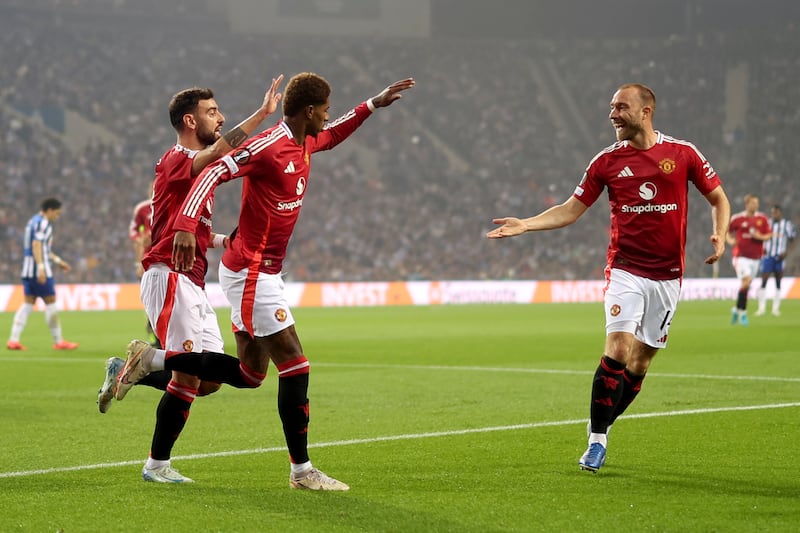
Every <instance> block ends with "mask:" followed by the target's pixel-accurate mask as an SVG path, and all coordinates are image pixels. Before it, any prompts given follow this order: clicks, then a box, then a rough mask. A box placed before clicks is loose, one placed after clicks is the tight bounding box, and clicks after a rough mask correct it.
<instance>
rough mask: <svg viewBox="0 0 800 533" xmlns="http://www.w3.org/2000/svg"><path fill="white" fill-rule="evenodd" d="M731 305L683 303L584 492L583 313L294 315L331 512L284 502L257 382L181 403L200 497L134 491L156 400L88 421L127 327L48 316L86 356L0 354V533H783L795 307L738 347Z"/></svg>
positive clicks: (793, 521) (282, 468)
mask: <svg viewBox="0 0 800 533" xmlns="http://www.w3.org/2000/svg"><path fill="white" fill-rule="evenodd" d="M730 305H731V302H721V301H712V302H682V303H681V306H680V308H679V310H678V314H677V317H676V318H675V321H674V322H673V325H672V329H671V330H670V339H669V347H668V349H666V350H662V351H661V352H660V353H659V354H658V356H657V357H656V359H655V360H654V363H653V366H652V367H651V369H650V374H649V376H648V378H647V380H645V383H644V387H643V389H642V393H641V394H640V396H639V398H638V399H637V400H636V402H634V404H633V405H632V406H631V408H630V409H629V410H628V412H627V413H626V415H625V416H623V417H622V418H620V419H619V420H618V421H617V423H616V424H615V425H614V428H613V430H612V432H611V434H610V437H609V449H608V459H607V462H606V465H605V466H604V467H603V468H602V469H601V470H600V472H599V473H597V474H591V473H588V472H582V471H580V470H579V469H578V465H577V462H578V458H579V457H580V455H581V453H582V452H583V451H584V449H585V446H586V433H585V432H586V422H587V419H588V412H589V390H590V386H591V380H592V375H593V373H594V369H595V367H596V365H597V362H598V360H599V358H600V356H601V355H602V346H603V337H604V332H603V312H602V306H601V305H600V304H550V305H484V306H478V305H475V306H473V305H464V306H431V307H380V308H339V309H330V308H328V309H310V308H300V309H296V310H295V314H296V319H297V330H298V333H299V335H300V339H301V341H302V342H303V347H304V350H305V353H306V355H307V356H308V357H309V359H310V361H311V364H312V370H311V386H310V391H309V397H310V400H311V424H310V442H311V443H312V448H311V450H310V454H311V459H312V461H313V462H314V464H315V466H317V467H319V468H320V469H322V470H323V471H325V472H326V473H328V474H330V475H331V476H333V477H336V478H338V479H341V480H342V481H344V482H346V483H348V484H349V485H350V486H351V490H350V491H349V492H346V493H315V492H307V491H295V490H291V489H290V488H289V486H288V471H289V467H288V457H287V452H286V450H285V445H284V442H283V435H282V432H281V429H280V421H279V419H278V414H277V408H276V374H277V373H276V371H275V368H274V367H273V366H271V367H270V370H269V374H268V376H267V379H266V381H265V382H264V385H262V387H261V388H260V389H257V390H236V389H233V388H230V387H227V386H226V387H223V388H222V389H221V390H220V391H219V392H218V393H216V394H214V395H212V396H209V397H206V398H199V399H197V400H196V401H195V403H194V405H193V408H192V416H191V417H190V419H189V422H188V424H187V426H186V428H185V430H184V432H183V434H182V435H181V438H180V439H179V440H178V443H177V445H176V447H175V449H174V454H173V466H175V467H176V468H178V469H179V470H180V471H181V472H182V473H183V474H185V475H187V476H189V477H191V478H193V479H194V480H195V483H193V484H185V485H169V486H165V485H158V484H152V483H145V482H144V481H142V479H141V475H140V474H141V466H142V464H143V462H144V459H145V458H146V457H147V453H148V450H149V445H150V439H151V436H152V430H153V423H154V415H155V409H156V405H157V404H158V401H159V398H160V395H161V393H160V392H159V391H156V390H154V389H150V388H147V387H135V388H134V389H133V390H132V391H131V392H130V393H129V394H128V396H127V397H126V398H125V400H124V401H123V402H114V404H113V407H112V408H111V410H110V411H109V412H108V413H107V414H104V415H101V414H100V413H99V412H98V411H97V407H96V404H95V400H96V393H97V389H98V387H99V385H100V383H101V382H102V378H103V373H104V370H103V366H104V362H105V359H106V358H107V357H108V356H110V355H113V354H120V353H121V352H122V351H124V348H125V345H126V344H127V342H128V340H130V339H131V338H135V337H141V336H142V335H143V334H144V321H145V318H144V313H143V312H122V311H120V312H113V313H101V312H97V313H92V312H84V313H74V312H73V313H67V312H64V313H62V314H61V320H62V325H63V329H64V333H65V337H66V338H67V339H69V340H73V341H78V342H80V343H81V346H80V348H79V349H78V350H76V351H74V352H58V351H54V350H52V349H51V344H52V341H51V339H50V336H49V332H48V331H47V329H46V327H45V325H44V318H43V316H42V315H43V314H42V313H40V312H37V313H34V314H32V315H31V317H30V318H29V320H28V327H27V329H26V331H25V334H24V335H23V339H22V342H23V344H25V345H27V346H28V350H27V351H25V352H11V351H7V350H4V349H3V350H0V376H2V378H0V379H2V386H0V406H1V408H2V415H0V420H2V430H0V444H1V445H0V459H1V460H0V494H2V507H1V508H0V531H3V532H6V531H49V532H53V531H64V532H67V533H69V532H84V531H86V532H96V531H131V532H134V531H136V532H138V531H164V532H183V531H186V532H197V531H225V532H231V531H284V532H285V531H314V532H315V531H343V532H344V531H348V532H356V531H359V532H360V531H364V532H384V531H386V532H389V531H392V532H434V531H442V532H495V531H496V532H503V531H586V532H590V531H675V532H687V531H692V532H695V531H718V532H727V531H730V532H741V531H754V532H755V531H758V532H764V531H791V530H795V528H796V527H797V524H798V522H800V503H799V502H800V481H799V480H800V476H799V475H798V472H799V471H800V467H799V466H798V461H797V457H796V456H795V455H793V454H794V452H795V451H797V450H798V448H797V445H798V441H800V348H798V344H799V342H798V341H800V335H798V332H799V331H800V301H797V300H793V301H785V302H784V303H783V308H782V311H783V315H782V316H781V317H773V316H769V315H768V316H766V317H752V316H751V320H750V322H751V324H750V326H749V327H741V326H732V325H730V323H729V318H730V317H729V309H730ZM227 313H228V311H227V310H226V309H222V310H220V311H219V316H220V319H221V322H222V323H223V333H225V335H226V346H227V348H228V351H229V352H232V351H233V337H232V335H231V334H230V328H229V327H228V326H227ZM751 313H752V311H751ZM12 316H13V315H12V314H11V313H4V314H0V331H3V332H4V334H7V332H8V331H9V329H10V324H11V320H12Z"/></svg>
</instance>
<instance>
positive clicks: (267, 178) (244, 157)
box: [173, 102, 372, 274]
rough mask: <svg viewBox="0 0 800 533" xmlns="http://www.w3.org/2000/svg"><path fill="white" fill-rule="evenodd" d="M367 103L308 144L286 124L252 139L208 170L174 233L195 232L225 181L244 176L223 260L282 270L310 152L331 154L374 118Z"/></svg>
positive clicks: (232, 264)
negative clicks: (234, 224)
mask: <svg viewBox="0 0 800 533" xmlns="http://www.w3.org/2000/svg"><path fill="white" fill-rule="evenodd" d="M371 113H372V112H371V111H370V109H369V107H368V106H367V103H366V102H364V103H361V104H359V105H358V106H357V107H356V108H355V109H352V110H350V111H349V112H348V113H346V114H345V115H343V116H342V117H340V118H338V119H337V120H335V121H334V122H332V123H330V124H328V125H327V126H326V127H325V129H323V130H322V131H321V132H320V133H319V134H318V135H317V137H316V138H315V137H311V136H308V137H306V139H305V144H304V145H300V144H297V142H295V140H294V137H293V136H292V132H291V130H290V129H289V126H288V125H286V123H285V122H283V121H281V122H279V123H278V124H277V125H275V126H273V127H272V128H270V129H268V130H266V131H264V132H263V133H261V134H259V135H256V136H255V137H252V138H251V139H249V140H248V141H246V142H245V144H243V145H242V146H241V147H239V148H237V149H236V150H233V151H231V152H230V153H229V154H228V155H226V156H225V157H223V158H222V159H221V160H219V161H218V162H216V163H214V164H213V165H210V166H208V167H206V168H205V170H203V172H202V173H201V174H200V176H199V177H198V179H197V180H196V182H195V184H194V185H193V186H192V191H191V192H190V193H189V195H188V197H187V198H186V201H185V202H184V203H183V206H182V207H181V209H180V216H179V217H178V219H177V220H176V221H175V224H174V226H173V227H174V229H175V230H182V231H189V232H194V231H195V228H196V227H197V222H198V219H199V218H200V217H201V212H200V211H199V208H200V207H202V206H203V205H204V204H205V203H206V201H207V199H208V198H209V197H211V196H212V195H213V194H214V189H215V188H216V187H217V186H218V185H219V184H220V183H224V182H226V181H230V180H233V179H236V178H244V183H243V186H242V204H241V209H240V212H239V224H238V227H237V229H236V230H235V231H234V234H233V237H232V239H231V242H230V244H229V246H228V248H227V249H226V250H225V253H224V254H223V256H222V262H223V263H224V264H225V266H226V267H228V268H229V269H231V270H233V271H235V272H238V271H240V270H241V269H243V268H249V269H250V270H251V271H254V270H260V271H261V272H266V273H267V274H277V273H279V272H280V271H281V267H282V266H283V260H284V258H285V257H286V248H287V246H288V245H289V239H290V238H291V236H292V231H293V230H294V226H295V224H296V223H297V218H298V217H299V216H300V209H301V208H302V207H303V197H304V196H305V193H306V189H307V187H308V176H309V172H310V171H311V154H313V153H314V152H319V151H322V150H330V149H331V148H333V147H334V146H336V145H337V144H339V143H340V142H342V141H343V140H345V139H346V138H347V137H349V136H350V135H351V134H352V133H353V132H354V131H355V130H356V129H357V128H358V127H359V126H360V125H361V124H362V123H363V122H364V120H366V119H367V117H369V115H370V114H371Z"/></svg>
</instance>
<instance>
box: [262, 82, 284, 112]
mask: <svg viewBox="0 0 800 533" xmlns="http://www.w3.org/2000/svg"><path fill="white" fill-rule="evenodd" d="M281 82H283V74H281V75H280V76H278V77H277V78H272V85H271V86H270V88H269V90H268V91H267V92H266V94H265V95H264V103H262V104H261V108H262V109H263V110H264V112H265V113H266V114H267V115H271V114H272V113H274V112H275V110H276V109H278V103H279V102H280V101H281V98H283V94H282V93H279V92H278V87H279V86H280V84H281Z"/></svg>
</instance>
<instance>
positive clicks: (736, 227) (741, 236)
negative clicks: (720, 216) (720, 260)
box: [728, 211, 770, 259]
mask: <svg viewBox="0 0 800 533" xmlns="http://www.w3.org/2000/svg"><path fill="white" fill-rule="evenodd" d="M754 231H758V232H759V233H769V232H770V225H769V218H767V215H765V214H764V213H761V212H760V211H757V212H755V213H754V214H752V215H748V214H747V212H746V211H742V212H741V213H736V214H735V215H733V216H732V217H731V224H730V226H729V227H728V232H730V233H732V234H733V236H734V238H735V239H736V244H735V245H734V247H733V257H747V258H750V259H761V255H762V253H763V252H764V241H760V240H758V239H754V238H752V233H753V232H754Z"/></svg>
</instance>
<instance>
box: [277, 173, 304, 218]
mask: <svg viewBox="0 0 800 533" xmlns="http://www.w3.org/2000/svg"><path fill="white" fill-rule="evenodd" d="M294 190H295V192H296V193H297V194H298V196H299V195H301V194H303V192H305V190H306V179H305V178H304V177H302V176H301V177H300V178H299V179H298V180H297V186H296V187H295V189H294ZM302 206H303V199H302V198H298V199H297V200H295V201H293V202H278V211H294V210H295V209H299V208H300V207H302Z"/></svg>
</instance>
